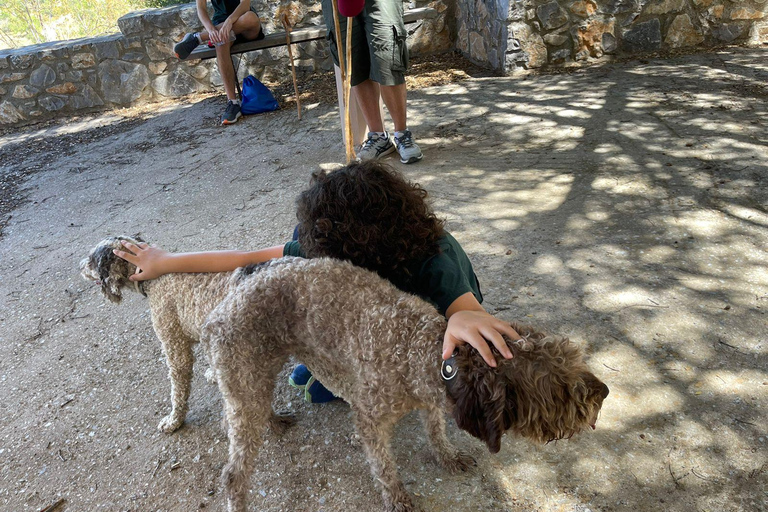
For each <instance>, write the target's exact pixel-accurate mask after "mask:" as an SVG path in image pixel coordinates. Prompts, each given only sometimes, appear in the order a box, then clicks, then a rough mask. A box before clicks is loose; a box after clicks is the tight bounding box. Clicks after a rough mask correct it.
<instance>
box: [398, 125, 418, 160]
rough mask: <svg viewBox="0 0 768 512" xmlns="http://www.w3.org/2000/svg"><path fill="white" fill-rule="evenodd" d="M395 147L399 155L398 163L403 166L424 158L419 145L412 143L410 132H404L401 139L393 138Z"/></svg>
mask: <svg viewBox="0 0 768 512" xmlns="http://www.w3.org/2000/svg"><path fill="white" fill-rule="evenodd" d="M395 145H397V152H398V153H400V161H401V162H402V163H404V164H412V163H414V162H418V161H419V160H421V159H422V158H424V154H423V153H422V152H421V149H419V145H418V144H416V143H415V142H413V135H412V134H411V130H405V131H404V132H403V135H402V137H395Z"/></svg>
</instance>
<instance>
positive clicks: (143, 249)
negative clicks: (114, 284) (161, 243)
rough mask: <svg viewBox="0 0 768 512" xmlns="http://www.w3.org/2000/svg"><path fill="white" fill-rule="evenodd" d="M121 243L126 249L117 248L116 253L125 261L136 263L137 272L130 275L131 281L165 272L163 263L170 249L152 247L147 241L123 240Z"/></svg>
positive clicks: (153, 276) (154, 276) (145, 278)
mask: <svg viewBox="0 0 768 512" xmlns="http://www.w3.org/2000/svg"><path fill="white" fill-rule="evenodd" d="M120 243H121V244H122V245H123V247H125V249H126V250H125V251H121V250H119V249H115V250H114V253H115V254H116V255H117V256H119V257H120V258H123V259H124V260H125V261H127V262H129V263H133V264H134V265H136V273H135V274H133V275H132V276H131V277H130V279H131V281H146V280H148V279H154V278H156V277H158V276H161V275H163V274H165V272H164V271H163V270H162V263H163V261H164V260H165V258H167V257H168V256H169V254H170V253H169V252H168V251H164V250H162V249H158V248H157V247H150V246H149V244H147V243H145V242H140V243H139V244H138V245H135V244H132V243H130V242H127V241H125V240H123V241H121V242H120ZM127 251H130V252H127ZM131 253H133V254H131Z"/></svg>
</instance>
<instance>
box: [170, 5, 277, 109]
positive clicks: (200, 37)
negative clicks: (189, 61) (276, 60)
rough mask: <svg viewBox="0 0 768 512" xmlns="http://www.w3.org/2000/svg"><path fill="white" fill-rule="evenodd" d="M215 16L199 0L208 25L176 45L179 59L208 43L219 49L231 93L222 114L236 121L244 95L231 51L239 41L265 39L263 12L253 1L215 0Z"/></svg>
mask: <svg viewBox="0 0 768 512" xmlns="http://www.w3.org/2000/svg"><path fill="white" fill-rule="evenodd" d="M211 4H212V5H213V17H212V18H211V17H209V16H208V9H207V8H206V0H197V17H198V18H200V22H201V23H202V24H203V27H205V30H204V31H202V32H195V33H194V34H187V35H186V36H184V39H182V40H181V41H180V42H179V43H177V44H176V46H174V48H173V51H174V53H175V54H176V57H178V58H179V59H182V60H183V59H186V58H187V57H189V54H190V53H192V51H193V50H194V49H195V48H197V46H198V45H201V44H203V43H205V42H208V45H209V46H211V45H213V46H214V47H215V48H216V64H217V65H218V66H219V74H220V75H221V80H222V81H223V82H224V90H225V91H226V93H227V100H228V101H227V109H226V110H225V111H224V114H223V115H222V116H221V124H234V123H236V122H237V120H238V119H240V116H241V113H240V98H238V97H237V93H236V92H235V80H237V77H236V76H235V68H234V66H233V65H232V57H231V56H230V53H229V50H230V48H231V47H232V44H234V42H235V41H238V42H243V41H253V40H258V39H263V38H264V31H263V30H262V29H261V20H260V19H259V15H258V14H256V12H255V11H253V10H252V9H251V2H250V0H211ZM235 36H236V38H237V39H235Z"/></svg>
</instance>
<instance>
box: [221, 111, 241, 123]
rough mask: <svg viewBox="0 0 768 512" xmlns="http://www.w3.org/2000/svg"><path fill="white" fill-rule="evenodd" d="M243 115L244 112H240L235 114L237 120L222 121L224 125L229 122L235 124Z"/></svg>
mask: <svg viewBox="0 0 768 512" xmlns="http://www.w3.org/2000/svg"><path fill="white" fill-rule="evenodd" d="M241 117H243V114H241V113H240V112H238V113H237V115H236V116H235V120H234V121H227V120H226V119H224V120H223V121H221V124H222V125H223V126H226V125H228V124H235V123H236V122H237V120H238V119H240V118H241Z"/></svg>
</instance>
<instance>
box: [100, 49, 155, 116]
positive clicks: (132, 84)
mask: <svg viewBox="0 0 768 512" xmlns="http://www.w3.org/2000/svg"><path fill="white" fill-rule="evenodd" d="M99 81H100V82H101V91H102V95H103V98H104V100H106V101H107V102H110V103H115V104H118V105H127V104H129V103H131V102H132V101H136V100H137V99H139V98H140V97H141V95H142V93H143V92H144V89H146V88H147V86H149V84H150V79H149V73H148V72H147V68H146V67H145V66H143V65H141V64H136V63H132V62H126V61H123V60H116V59H111V60H105V61H104V62H101V63H100V64H99Z"/></svg>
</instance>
